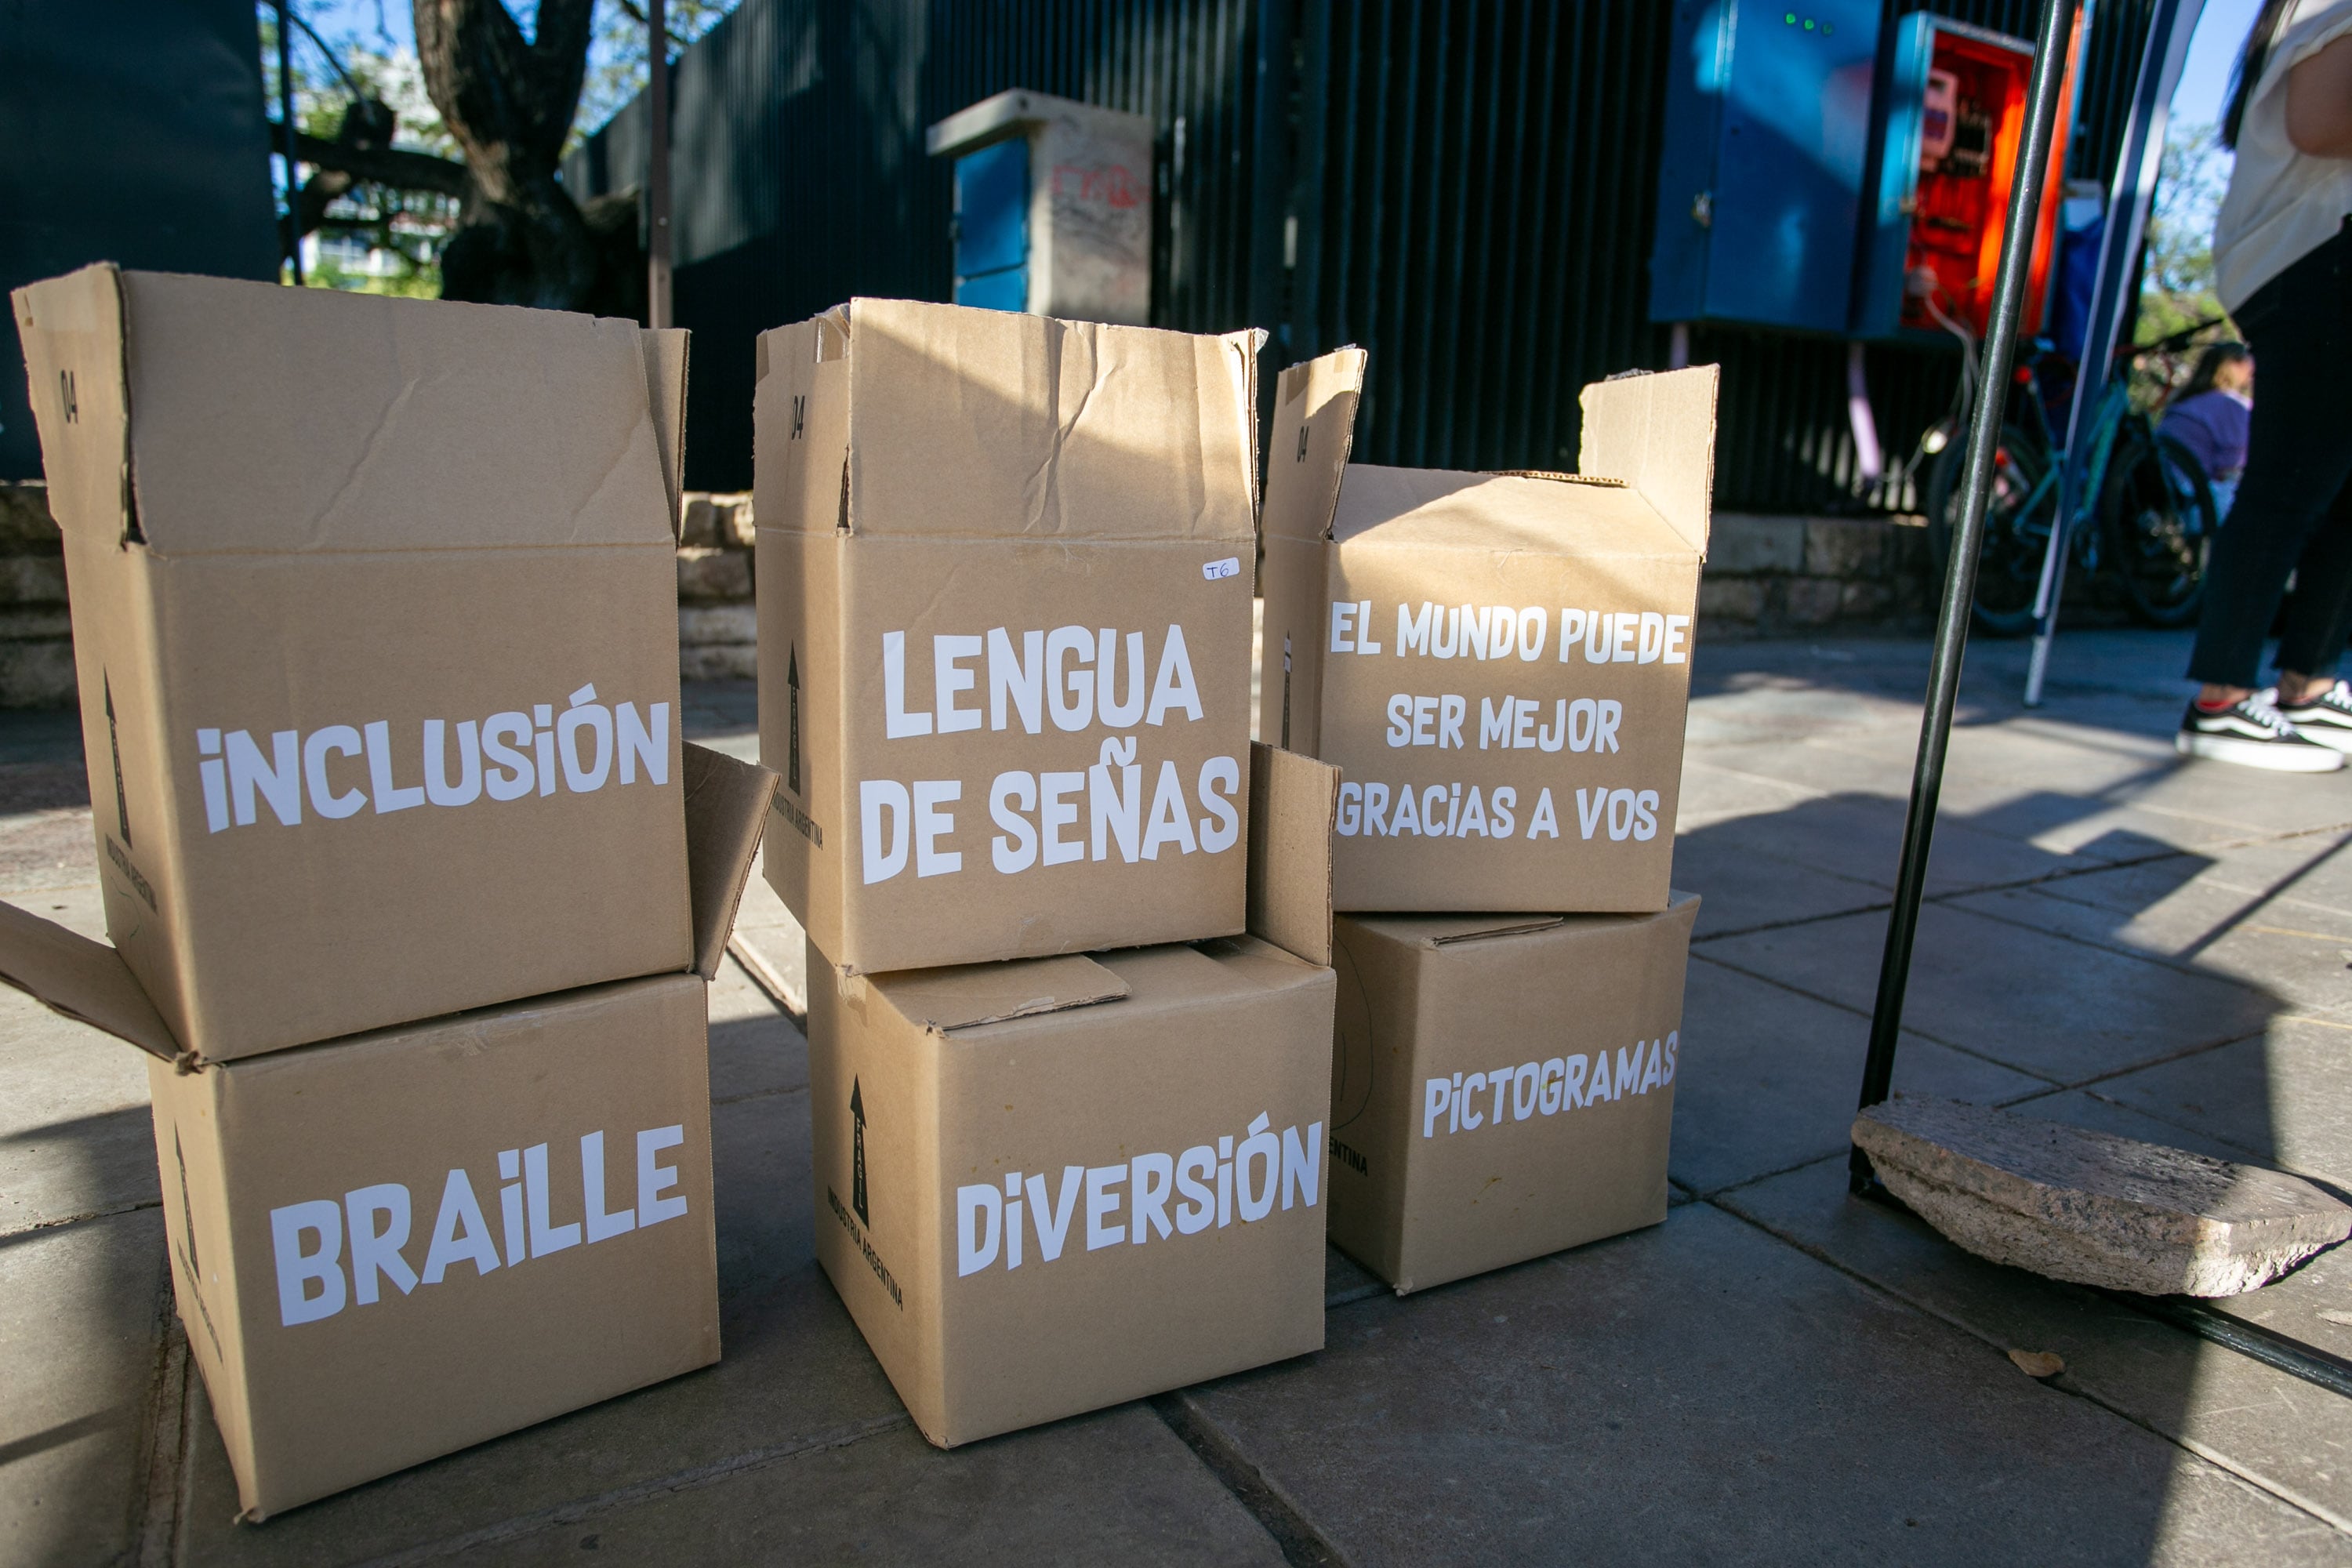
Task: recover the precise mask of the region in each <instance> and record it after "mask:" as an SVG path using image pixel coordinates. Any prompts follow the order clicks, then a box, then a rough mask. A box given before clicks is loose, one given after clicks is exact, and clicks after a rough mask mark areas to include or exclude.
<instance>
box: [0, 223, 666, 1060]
mask: <svg viewBox="0 0 2352 1568" xmlns="http://www.w3.org/2000/svg"><path fill="white" fill-rule="evenodd" d="M15 302H16V325H17V330H18V332H19V333H20V335H21V336H22V337H23V339H24V344H25V355H26V364H27V366H28V369H29V373H30V374H31V378H32V392H33V397H32V401H33V408H34V412H35V415H36V417H37V421H38V423H39V425H40V430H41V450H42V459H43V463H44V466H45V468H47V474H48V479H49V502H50V506H51V508H52V510H54V511H55V512H56V514H57V517H58V522H59V524H60V525H61V526H62V528H63V530H64V533H65V547H66V568H67V574H68V581H69V582H70V584H71V593H72V597H73V622H74V656H75V662H76V668H77V669H78V671H79V678H80V686H81V704H82V735H83V738H84V745H85V747H86V749H87V756H88V761H89V777H90V785H91V789H90V793H91V795H92V797H93V801H94V803H95V805H96V806H97V810H96V812H95V814H94V816H95V817H96V828H97V850H98V855H99V869H100V877H101V880H102V882H103V885H104V889H105V900H106V916H107V931H108V933H109V935H110V936H111V937H112V938H113V940H114V943H115V946H116V947H117V948H118V949H119V950H120V951H121V954H122V958H123V962H125V963H128V964H129V965H130V966H131V972H132V973H135V974H137V975H138V976H139V979H140V981H141V983H142V985H143V986H144V987H145V989H146V991H147V994H149V995H150V996H152V998H153V999H154V1002H155V1005H156V1007H157V1009H158V1010H159V1011H161V1012H162V1014H163V1017H164V1019H165V1020H166V1021H167V1022H168V1023H169V1024H170V1026H171V1029H172V1033H173V1037H175V1038H176V1039H177V1040H178V1041H179V1042H180V1043H181V1045H182V1046H183V1047H184V1048H186V1049H188V1050H190V1051H192V1052H194V1053H195V1054H196V1055H197V1056H198V1057H200V1058H203V1059H205V1060H213V1061H220V1060H226V1059H228V1058H232V1057H236V1056H246V1055H251V1054H254V1053H257V1052H261V1051H270V1050H277V1049H280V1048H282V1047H288V1046H293V1045H299V1044H302V1043H304V1042H306V1041H310V1040H318V1039H324V1038H329V1037H335V1036H341V1035H345V1034H352V1033H356V1032H358V1031H360V1030H363V1029H369V1028H374V1027H377V1026H384V1025H391V1024H397V1023H404V1022H406V1021H408V1020H411V1019H414V1018H419V1017H429V1016H438V1015H440V1014H444V1013H450V1012H455V1011H458V1010H461V1009H464V1008H469V1007H477V1006H482V1005H488V1004H491V1003H497V1002H504V1001H509V1000H512V999H514V998H516V997H521V996H534V995H539V994H543V993H546V992H551V991H557V990H562V989H565V988H568V987H571V986H574V985H583V984H591V983H593V982H597V981H603V980H612V979H615V978H618V977H621V976H624V975H632V974H653V973H662V972H665V971H674V970H678V969H682V968H684V967H685V966H686V963H687V959H688V940H689V936H688V924H687V913H686V882H687V871H686V847H685V841H684V839H683V837H681V828H680V822H681V820H682V817H681V813H680V809H679V785H678V773H677V769H678V743H679V742H678V718H677V700H678V686H677V589H676V568H675V565H674V563H673V557H674V554H675V551H674V546H673V541H672V529H673V522H674V520H675V518H676V516H677V508H676V502H677V457H678V448H679V441H680V437H681V433H682V428H683V426H682V409H683V399H684V395H685V384H686V344H685V334H684V333H683V332H666V333H665V332H645V331H640V330H638V329H637V328H636V327H635V326H634V325H632V324H631V323H629V322H625V321H595V320H592V319H590V318H588V317H585V316H570V315H562V314H558V313H555V312H552V311H547V310H520V309H509V308H502V307H493V306H486V305H457V304H446V303H438V302H428V301H424V300H390V299H380V298H375V297H372V296H366V295H355V294H341V293H336V292H333V291H331V290H322V289H282V288H278V287H277V286H276V285H273V284H266V283H241V282H231V281H226V280H223V279H207V278H180V277H170V276H164V275H160V274H154V273H143V272H119V271H117V270H116V269H115V268H112V267H109V266H99V267H91V268H84V269H83V270H81V271H79V272H76V273H74V274H72V275H70V276H69V277H65V278H58V279H50V280H48V281H47V282H43V283H37V284H34V285H32V286H31V287H29V288H26V289H19V290H17V292H16V296H15Z"/></svg>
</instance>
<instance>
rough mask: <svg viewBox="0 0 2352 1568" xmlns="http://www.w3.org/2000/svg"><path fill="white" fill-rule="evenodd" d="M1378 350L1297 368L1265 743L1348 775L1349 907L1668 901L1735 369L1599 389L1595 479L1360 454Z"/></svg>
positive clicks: (1286, 431) (1269, 555)
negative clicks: (1366, 388) (1698, 610)
mask: <svg viewBox="0 0 2352 1568" xmlns="http://www.w3.org/2000/svg"><path fill="white" fill-rule="evenodd" d="M1363 374H1364V356H1363V353H1362V351H1360V350H1357V349H1342V350H1339V351H1338V352H1337V353H1330V354H1327V355H1325V356H1323V357H1322V358H1321V359H1318V360H1314V361H1310V362H1309V363H1306V364H1302V365H1294V366H1293V367H1291V368H1290V369H1288V370H1286V371H1285V372H1283V374H1282V378H1281V382H1280V385H1279V386H1278V388H1277V390H1276V403H1275V411H1274V436H1273V445H1272V447H1271V448H1270V451H1269V456H1268V460H1267V471H1266V486H1265V679H1264V680H1263V682H1262V683H1261V686H1260V694H1259V709H1260V712H1259V726H1258V732H1259V733H1260V734H1261V735H1263V736H1265V738H1266V739H1267V740H1270V741H1274V742H1277V743H1279V744H1282V745H1285V746H1287V747H1289V748H1290V749H1292V750H1294V751H1298V752H1307V753H1308V754H1310V755H1314V756H1318V757H1321V758H1322V759H1324V760H1325V761H1327V762H1330V763H1337V764H1338V765H1339V769H1340V772H1341V774H1342V775H1343V777H1344V778H1345V780H1346V783H1344V784H1342V785H1341V786H1340V794H1339V812H1338V818H1337V823H1336V827H1337V833H1338V843H1337V847H1336V848H1335V850H1334V852H1333V868H1332V877H1333V899H1334V901H1335V903H1336V906H1337V907H1338V908H1339V909H1341V910H1465V911H1476V912H1481V913H1485V912H1492V911H1496V910H1506V911H1510V910H1563V909H1570V910H1661V909H1664V907H1665V904H1666V896H1667V875H1668V871H1669V869H1670V867H1671V863H1672V857H1673V840H1674V823H1675V798H1676V795H1677V793H1678V789H1679V785H1680V783H1681V778H1682V754H1683V719H1684V712H1685V706H1686V704H1687V702H1688V700H1689V695H1690V663H1689V659H1690V630H1691V618H1692V616H1693V614H1694V613H1695V606H1696V598H1697V593H1698V572H1699V563H1700V562H1701V561H1702V560H1703V559H1704V558H1705V556H1706V535H1707V517H1708V497H1709V492H1710V489H1711V487H1712V483H1713V479H1712V472H1713V463H1714V445H1715V391H1716V373H1715V371H1714V369H1713V368H1712V367H1706V368H1700V369H1695V370H1687V371H1675V372H1672V373H1669V374H1660V375H1633V376H1628V377H1623V378H1620V379H1616V380H1612V381H1606V382H1601V383H1598V384H1594V385H1591V386H1588V387H1586V388H1585V389H1584V395H1583V409H1584V438H1583V450H1582V458H1581V468H1582V470H1583V471H1582V472H1581V473H1580V474H1546V475H1526V474H1464V473H1439V472H1432V471H1428V470H1423V469H1408V468H1375V467H1371V466H1370V465H1366V464H1354V465H1350V464H1349V461H1348V452H1349V443H1350V440H1351V438H1352V437H1351V430H1352V426H1353V423H1354V419H1355V413H1356V404H1357V400H1358V396H1359V394H1360V390H1361V387H1362V384H1363Z"/></svg>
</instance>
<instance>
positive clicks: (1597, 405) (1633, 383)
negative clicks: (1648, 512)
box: [1576, 364, 1719, 560]
mask: <svg viewBox="0 0 2352 1568" xmlns="http://www.w3.org/2000/svg"><path fill="white" fill-rule="evenodd" d="M1718 379H1719V372H1718V371H1717V367H1716V366H1714V365H1711V364H1701V365H1693V366H1692V367H1691V368H1690V369H1688V370H1669V371H1661V372H1657V373H1655V374H1633V375H1624V376H1618V377H1615V378H1613V379H1612V380H1609V381H1598V382H1595V383H1593V384H1591V386H1588V387H1586V388H1585V389H1584V393H1583V395H1582V397H1581V398H1580V402H1581V403H1582V404H1583V406H1584V440H1583V443H1582V446H1581V447H1580V450H1579V452H1578V455H1577V461H1576V466H1577V468H1578V469H1579V470H1580V472H1581V473H1582V474H1583V475H1584V476H1585V477H1586V478H1588V479H1622V480H1624V481H1625V482H1626V483H1627V484H1629V485H1631V486H1633V488H1634V489H1637V490H1639V491H1641V492H1642V499H1643V500H1646V501H1648V502H1649V503H1650V505H1651V506H1652V507H1653V508H1654V509H1655V510H1656V511H1657V513H1658V515H1659V516H1660V517H1662V518H1664V519H1665V521H1666V526H1667V527H1669V528H1671V529H1673V530H1674V531H1675V532H1676V533H1678V534H1680V535H1681V536H1682V539H1683V542H1685V544H1688V545H1689V546H1690V547H1691V548H1692V549H1693V550H1695V551H1696V552H1698V554H1699V558H1700V559H1701V560H1705V559H1706V535H1707V522H1708V517H1709V510H1710V507H1711V505H1712V501H1713V497H1714V495H1715V408H1716V384H1717V381H1718Z"/></svg>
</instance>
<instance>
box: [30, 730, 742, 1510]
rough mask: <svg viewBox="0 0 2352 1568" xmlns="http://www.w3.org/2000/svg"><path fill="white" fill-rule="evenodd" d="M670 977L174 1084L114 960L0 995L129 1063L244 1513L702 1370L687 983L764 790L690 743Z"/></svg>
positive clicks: (207, 1070)
mask: <svg viewBox="0 0 2352 1568" xmlns="http://www.w3.org/2000/svg"><path fill="white" fill-rule="evenodd" d="M683 761H684V763H685V765H686V767H687V770H688V773H689V775H690V777H691V779H692V782H693V784H694V790H693V795H692V796H691V798H690V802H689V805H688V811H689V813H690V814H691V816H692V817H693V843H694V852H695V903H696V909H697V921H696V930H695V946H694V952H693V963H695V965H696V967H695V968H694V969H693V970H692V971H686V970H685V969H684V968H683V966H681V969H680V971H678V972H674V973H668V974H661V975H649V976H641V977H638V978H635V979H631V980H624V981H619V982H615V983H612V984H602V985H591V986H587V987H583V988H581V989H577V990H572V991H567V992H563V993H561V994H556V995H552V996H541V997H535V998H532V999H530V1000H529V1001H523V1002H510V1003H507V1004H504V1005H499V1006H494V1007H485V1008H480V1009H477V1010H475V1011H473V1012H468V1013H461V1014H457V1015H455V1016H447V1017H441V1018H435V1019H431V1020H428V1021H426V1022H423V1023H416V1024H407V1025H403V1026H398V1027H394V1028H389V1029H382V1030H376V1031H373V1032H370V1033H367V1034H362V1035H356V1036H352V1037H349V1038H345V1039H339V1040H330V1041H326V1042H323V1043H320V1044H316V1045H310V1046H304V1047H297V1048H294V1049H291V1050H285V1051H273V1052H270V1053H268V1054H266V1055H262V1056H257V1057H250V1058H241V1059H237V1060H232V1061H226V1062H222V1063H219V1064H217V1065H210V1066H205V1067H203V1068H197V1069H195V1070H189V1069H188V1068H187V1065H186V1064H187V1061H188V1055H187V1053H186V1052H185V1051H184V1049H183V1048H182V1044H181V1042H180V1041H179V1040H178V1039H176V1038H175V1037H173V1034H172V1032H171V1030H170V1029H169V1028H168V1027H167V1026H165V1024H164V1021H163V1018H162V1017H161V1016H160V1015H159V1014H158V1012H157V1010H156V1009H155V1008H154V1007H153V1006H152V1005H151V1004H150V1003H149V1002H148V999H147V996H146V994H145V993H144V992H143V991H142V990H141V989H140V987H139V984H138V982H137V980H136V979H135V978H134V977H133V976H132V974H131V972H130V970H129V969H128V968H127V967H126V966H125V965H124V964H123V963H122V961H121V959H120V958H119V957H118V956H117V955H116V954H115V953H114V952H113V951H112V950H111V949H110V948H107V947H105V946H103V945H101V944H100V943H97V942H90V941H89V940H88V939H86V938H83V937H80V936H77V935H75V934H73V933H72V932H69V931H64V930H62V929H61V928H59V927H58V926H55V925H51V924H50V923H48V922H47V921H42V920H40V919H38V918H37V917H36V916H33V915H29V914H26V913H25V912H24V911H22V910H17V909H16V908H14V907H12V906H9V905H5V904H0V974H5V978H6V979H7V980H8V981H9V982H10V983H11V984H16V985H17V986H19V987H21V988H22V989H24V990H26V991H29V992H31V993H32V994H34V995H36V996H37V997H39V998H40V999H41V1000H42V1001H43V1002H46V1003H47V1004H48V1005H50V1006H52V1007H55V1008H57V1009H58V1011H60V1012H63V1013H66V1014H68V1015H69V1016H75V1017H79V1018H81V1019H84V1020H86V1021H88V1022H89V1023H91V1024H94V1025H96V1026H98V1027H100V1028H101V1029H105V1030H108V1031H109V1032H110V1033H113V1034H115V1035H118V1036H120V1037H121V1038H123V1039H126V1040H129V1041H130V1042H131V1044H133V1045H135V1046H138V1047H141V1048H142V1049H143V1050H145V1051H147V1052H148V1053H149V1054H150V1056H151V1057H152V1058H153V1059H152V1060H151V1061H150V1062H149V1064H148V1083H149V1088H150V1089H151V1091H152V1098H153V1102H154V1120H155V1149H156V1154H157V1158H158V1161H159V1163H161V1165H162V1167H163V1217H164V1225H165V1231H166V1234H167V1237H168V1240H169V1245H170V1247H171V1258H172V1283H173V1293H174V1295H175V1297H176V1298H177V1300H178V1305H179V1312H180V1319H181V1321H182V1322H183V1323H184V1325H185V1327H186V1330H187V1336H188V1344H189V1347H190V1349H191V1351H192V1352H193V1353H194V1357H195V1361H196V1365H197V1367H198V1368H199V1369H200V1370H201V1371H202V1373H203V1374H204V1379H205V1389H206V1392H207V1393H208V1394H210V1395H211V1398H212V1405H213V1410H214V1414H215V1417H216V1419H217V1420H218V1422H219V1425H220V1431H221V1436H222V1438H223V1440H224V1442H225V1443H226V1447H227V1449H228V1457H229V1462H230V1465H231V1467H232V1468H234V1469H235V1471H236V1479H237V1489H238V1495H239V1498H240V1500H241V1501H242V1503H243V1505H244V1510H245V1513H246V1515H247V1517H248V1518H253V1519H259V1518H264V1517H267V1516H268V1515H269V1514H273V1513H277V1512H278V1511H280V1510H285V1509H289V1508H292V1507H294V1506H295V1505H297V1504H299V1503H304V1502H309V1501H310V1500H314V1499H317V1498H320V1497H324V1496H326V1495H328V1494H329V1493H331V1492H336V1491H341V1490H342V1489H344V1488H346V1487H352V1486H357V1485H358V1484H360V1483H361V1482H362V1481H366V1480H371V1479H374V1478H376V1477H378V1476H383V1475H387V1474H389V1473H391V1472H392V1471H394V1470H397V1469H401V1468H404V1467H406V1466H409V1465H414V1464H417V1463H420V1462H422V1461H423V1460H425V1459H429V1458H435V1457H436V1456H437V1455H441V1454H446V1453H449V1452H451V1451H453V1450H455V1449H457V1448H462V1447H467V1445H469V1444H473V1443H478V1442H480V1441H482V1440H483V1439H485V1438H488V1437H494V1436H499V1434H501V1433H505V1432H510V1431H513V1430H515V1429H516V1428H517V1427H520V1426H530V1424H531V1423H533V1422H537V1421H542V1420H545V1419H547V1418H548V1417H550V1416H551V1415H561V1414H562V1413H563V1412H564V1411H567V1410H573V1409H577V1408H578V1407H580V1406H581V1405H590V1404H593V1403H594V1402H596V1401H598V1400H601V1399H607V1398H610V1397H612V1396H613V1395H614V1394H622V1393H625V1392H626V1391H628V1390H630V1389H633V1388H638V1387H642V1386H644V1385H645V1384H650V1383H657V1382H659V1381H661V1380H662V1379H664V1378H667V1377H673V1376H676V1375H677V1373H682V1372H687V1371H689V1370H691V1369H693V1368H695V1367H698V1366H704V1365H707V1364H709V1363H711V1362H714V1361H717V1360H718V1359H719V1284H718V1264H717V1255H716V1250H715V1247H714V1242H713V1233H712V1229H711V1210H710V1192H711V1183H710V1089H709V1062H708V1057H707V1049H706V1036H705V1022H704V1020H705V1017H706V1012H705V999H704V994H703V993H704V989H705V986H704V982H705V981H706V980H707V979H708V978H709V976H710V975H711V974H713V973H717V968H718V963H719V956H720V954H721V953H722V952H724V951H725V947H726V942H727V932H728V929H729V928H730V926H731V925H732V924H733V921H734V909H735V900H736V898H737V896H738V895H739V894H740V892H741V890H742V886H743V879H744V878H745V877H746V876H747V875H749V872H750V867H751V850H752V848H753V847H755V846H756V845H757V843H758V836H759V830H760V825H761V819H762V818H763V817H764V816H765V815H766V812H767V807H768V801H769V798H770V795H772V790H773V779H772V777H771V776H770V775H768V774H767V773H765V772H764V771H763V770H761V769H757V768H753V767H751V766H750V765H749V764H746V763H736V762H733V761H731V760H729V759H726V758H721V757H718V756H716V755H715V754H713V753H709V752H703V751H702V750H701V749H700V748H698V747H689V748H688V750H687V752H686V753H685V757H684V759H683Z"/></svg>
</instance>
